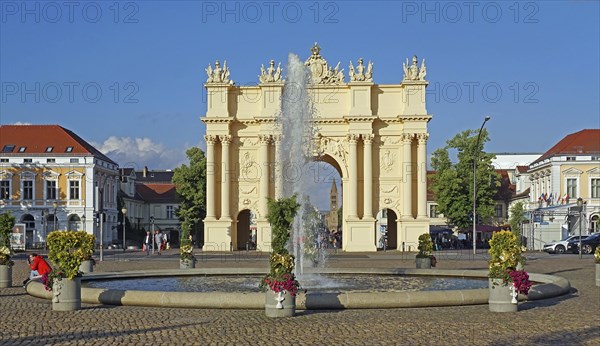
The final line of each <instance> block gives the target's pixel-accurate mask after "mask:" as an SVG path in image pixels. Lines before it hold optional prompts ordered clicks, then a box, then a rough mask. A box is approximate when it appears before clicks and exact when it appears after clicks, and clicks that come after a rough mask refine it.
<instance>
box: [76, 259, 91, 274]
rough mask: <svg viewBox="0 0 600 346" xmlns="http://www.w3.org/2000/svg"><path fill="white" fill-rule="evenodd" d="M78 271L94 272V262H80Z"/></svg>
mask: <svg viewBox="0 0 600 346" xmlns="http://www.w3.org/2000/svg"><path fill="white" fill-rule="evenodd" d="M79 271H80V272H82V273H84V274H85V273H92V272H93V271H94V262H93V261H92V260H86V261H83V262H81V265H79Z"/></svg>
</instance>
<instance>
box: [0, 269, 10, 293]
mask: <svg viewBox="0 0 600 346" xmlns="http://www.w3.org/2000/svg"><path fill="white" fill-rule="evenodd" d="M7 287H12V266H9V265H4V264H3V265H0V288H7Z"/></svg>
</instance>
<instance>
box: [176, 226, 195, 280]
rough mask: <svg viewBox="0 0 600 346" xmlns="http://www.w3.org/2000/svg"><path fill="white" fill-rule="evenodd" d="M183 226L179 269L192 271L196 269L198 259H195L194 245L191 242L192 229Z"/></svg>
mask: <svg viewBox="0 0 600 346" xmlns="http://www.w3.org/2000/svg"><path fill="white" fill-rule="evenodd" d="M186 225H187V224H182V235H181V245H180V246H179V268H180V269H190V268H195V267H196V257H194V254H193V251H194V245H193V244H192V241H191V240H190V229H189V228H188V227H185V226H186Z"/></svg>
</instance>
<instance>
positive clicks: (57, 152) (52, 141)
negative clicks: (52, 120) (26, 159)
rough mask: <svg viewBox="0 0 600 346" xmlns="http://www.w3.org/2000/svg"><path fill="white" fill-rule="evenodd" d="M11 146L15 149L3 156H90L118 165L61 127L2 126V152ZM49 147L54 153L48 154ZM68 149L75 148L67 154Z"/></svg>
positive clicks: (0, 136)
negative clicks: (21, 148) (21, 150)
mask: <svg viewBox="0 0 600 346" xmlns="http://www.w3.org/2000/svg"><path fill="white" fill-rule="evenodd" d="M10 144H12V145H14V146H15V149H14V150H13V151H12V152H1V154H2V155H15V154H17V155H27V154H35V155H47V156H63V155H73V154H90V155H93V156H96V157H98V158H100V159H102V160H104V161H107V162H110V163H113V164H115V165H116V164H117V163H116V162H114V161H113V160H111V159H110V158H108V157H107V156H106V155H104V154H102V153H101V152H100V151H98V149H96V148H94V147H93V146H92V145H91V144H89V143H88V142H86V141H85V140H83V139H82V138H81V137H79V136H78V135H76V134H75V133H74V132H72V131H71V130H68V129H65V128H64V127H62V126H59V125H1V126H0V151H2V149H3V148H4V146H5V145H10ZM20 147H25V148H26V149H25V151H24V152H19V148H20ZM48 147H53V150H52V152H46V149H47V148H48ZM67 147H73V149H72V151H71V152H67V151H66V150H67Z"/></svg>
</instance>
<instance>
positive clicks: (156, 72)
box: [0, 1, 600, 169]
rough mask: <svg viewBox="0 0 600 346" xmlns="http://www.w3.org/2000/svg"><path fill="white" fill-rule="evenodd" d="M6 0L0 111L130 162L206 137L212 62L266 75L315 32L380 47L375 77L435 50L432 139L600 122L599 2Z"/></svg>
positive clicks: (434, 143) (528, 140) (253, 78)
mask: <svg viewBox="0 0 600 346" xmlns="http://www.w3.org/2000/svg"><path fill="white" fill-rule="evenodd" d="M0 4H1V7H0V16H1V18H0V25H1V26H0V81H1V83H2V85H1V86H2V89H1V97H2V99H1V103H0V107H1V109H0V123H1V124H14V123H32V124H60V125H62V126H64V127H66V128H69V129H71V130H73V131H75V132H76V133H78V134H79V135H80V136H82V137H83V138H85V139H86V140H88V141H90V142H92V143H94V144H95V145H97V146H98V147H99V148H100V149H102V150H104V152H105V153H106V154H108V155H109V156H110V157H112V158H113V159H115V160H116V161H118V162H119V163H121V164H126V163H129V162H132V163H134V164H135V165H136V166H138V167H143V166H144V165H147V166H148V167H150V168H151V169H161V168H162V169H164V168H173V167H175V166H177V165H179V164H180V163H182V162H184V161H185V149H186V148H188V147H190V146H194V145H199V146H201V147H202V148H204V147H205V144H204V143H203V139H202V136H203V134H204V126H203V124H202V123H201V121H200V120H199V118H200V117H201V116H203V114H204V113H205V112H206V97H205V96H206V94H205V92H204V89H203V83H204V81H205V80H206V75H205V72H204V68H205V67H206V66H207V65H208V63H213V64H214V61H215V60H216V59H219V60H221V61H223V60H227V64H228V66H229V67H230V71H231V78H232V79H233V80H234V81H235V82H236V83H237V84H240V85H251V84H256V83H257V82H258V78H257V75H258V74H259V69H260V65H261V64H265V65H266V64H267V63H268V61H269V60H270V59H275V60H276V61H281V62H282V65H284V64H285V62H286V61H287V55H288V53H290V52H294V53H297V54H298V55H300V57H301V58H302V59H305V58H306V57H308V55H309V54H310V50H309V49H310V47H311V46H312V44H313V43H314V42H315V41H317V42H318V43H319V45H320V46H321V48H322V51H321V55H322V56H323V57H324V58H325V59H327V60H328V62H329V63H330V64H333V65H335V64H336V63H337V62H338V61H341V62H342V66H343V67H345V66H346V65H347V64H348V61H349V60H352V61H354V62H355V61H356V60H357V59H358V58H359V57H362V58H364V59H365V60H367V61H368V60H372V61H373V62H374V79H375V82H376V83H380V84H392V83H398V82H399V81H400V80H401V79H402V62H403V61H404V60H405V59H406V58H408V57H411V56H412V55H413V54H416V55H418V56H419V59H420V58H425V59H426V63H427V72H428V73H427V79H428V80H429V82H430V85H429V88H428V100H427V102H428V105H427V108H428V112H429V113H430V114H432V115H433V119H432V120H431V122H430V123H429V132H430V135H431V137H430V140H429V142H428V152H429V153H431V152H433V151H434V150H435V149H437V148H439V147H441V146H443V145H444V144H445V141H446V140H447V139H449V138H451V137H452V136H453V135H454V134H456V133H458V132H460V131H463V130H465V129H469V128H471V129H474V128H478V127H479V126H480V124H481V122H482V121H483V118H484V116H485V115H490V116H492V120H490V122H489V123H488V124H487V125H486V128H487V129H488V130H489V132H490V138H491V141H490V142H489V143H488V144H487V145H486V150H488V151H491V152H539V153H542V152H544V151H546V150H547V149H548V148H549V147H551V146H552V145H553V144H555V143H556V142H557V141H558V140H560V139H561V138H563V137H564V136H565V135H567V134H569V133H572V132H576V131H579V130H581V129H583V128H598V127H600V101H599V95H600V77H599V76H600V69H599V65H600V63H599V61H600V52H599V50H600V48H599V42H600V37H599V36H600V35H599V30H600V29H599V28H600V19H599V18H600V8H599V3H598V2H597V1H552V2H550V1H546V2H539V3H538V2H518V3H515V2H500V1H498V2H493V1H490V2H462V1H458V2H436V1H430V2H419V1H398V2H376V1H375V2H361V1H348V2H346V1H343V2H342V1H337V2H336V1H323V2H314V1H310V2H300V1H297V2H278V1H256V2H236V1H230V2H221V1H204V2H201V1H169V2H166V1H145V2H119V3H117V4H116V5H115V3H114V2H112V1H110V2H75V4H73V3H69V2H64V1H51V2H36V1H28V2H22V1H1V2H0Z"/></svg>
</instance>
